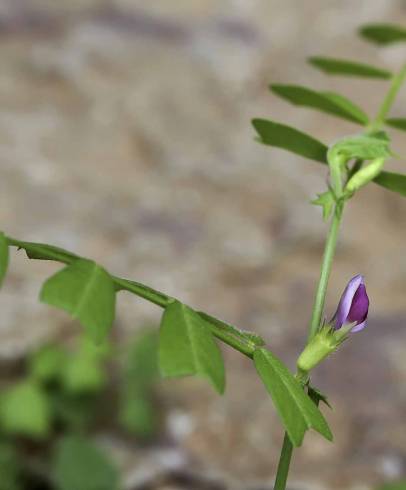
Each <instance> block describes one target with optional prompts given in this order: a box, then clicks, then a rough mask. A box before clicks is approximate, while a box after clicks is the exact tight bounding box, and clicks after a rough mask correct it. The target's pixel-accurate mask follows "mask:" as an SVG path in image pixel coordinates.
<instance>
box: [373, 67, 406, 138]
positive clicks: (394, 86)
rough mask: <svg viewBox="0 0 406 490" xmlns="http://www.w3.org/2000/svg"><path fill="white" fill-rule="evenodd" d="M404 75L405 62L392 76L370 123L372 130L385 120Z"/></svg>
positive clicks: (405, 72)
mask: <svg viewBox="0 0 406 490" xmlns="http://www.w3.org/2000/svg"><path fill="white" fill-rule="evenodd" d="M405 77H406V64H404V65H403V66H402V68H401V70H400V71H399V72H398V73H397V74H396V75H395V76H394V77H393V78H392V83H391V86H390V88H389V91H388V93H387V94H386V97H385V98H384V100H383V102H382V105H381V107H380V109H379V112H378V114H377V116H376V118H375V120H374V121H373V123H372V128H371V129H372V131H374V130H378V129H379V128H380V127H381V126H382V124H383V123H384V122H385V118H386V116H387V114H388V112H389V111H390V109H391V107H392V104H393V102H394V101H395V97H396V95H397V93H398V92H399V89H400V87H401V86H402V83H403V81H404V79H405Z"/></svg>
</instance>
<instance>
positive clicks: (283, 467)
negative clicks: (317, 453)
mask: <svg viewBox="0 0 406 490" xmlns="http://www.w3.org/2000/svg"><path fill="white" fill-rule="evenodd" d="M292 452H293V444H292V443H291V441H290V439H289V436H288V434H287V432H285V437H284V439H283V445H282V450H281V456H280V458H279V464H278V469H277V472H276V479H275V485H274V490H285V488H286V482H287V479H288V474H289V467H290V460H291V459H292Z"/></svg>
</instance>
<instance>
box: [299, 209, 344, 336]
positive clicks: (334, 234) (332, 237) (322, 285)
mask: <svg viewBox="0 0 406 490" xmlns="http://www.w3.org/2000/svg"><path fill="white" fill-rule="evenodd" d="M342 215H343V202H340V201H339V202H338V203H337V204H336V207H335V209H334V215H333V219H332V221H331V226H330V230H329V232H328V235H327V239H326V245H325V248H324V255H323V261H322V264H321V271H320V279H319V283H318V285H317V290H316V297H315V299H314V305H313V311H312V318H311V321H310V327H309V338H308V342H309V341H310V340H311V339H312V338H313V337H314V335H315V334H316V333H317V330H318V329H319V327H320V324H321V320H322V315H323V309H324V302H325V299H326V292H327V285H328V280H329V277H330V272H331V266H332V264H333V258H334V252H335V249H336V244H337V238H338V230H339V228H340V223H341V218H342Z"/></svg>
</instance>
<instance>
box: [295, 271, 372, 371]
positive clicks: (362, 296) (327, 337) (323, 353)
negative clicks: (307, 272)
mask: <svg viewBox="0 0 406 490" xmlns="http://www.w3.org/2000/svg"><path fill="white" fill-rule="evenodd" d="M368 308H369V299H368V295H367V292H366V289H365V283H364V278H363V277H362V276H361V275H357V276H355V277H353V278H352V279H351V280H350V281H349V283H348V284H347V286H346V288H345V290H344V292H343V294H342V296H341V299H340V302H339V304H338V307H337V311H336V313H335V314H334V316H333V318H332V320H331V321H330V323H328V324H326V325H323V326H322V327H321V328H320V330H319V331H318V332H317V334H316V335H315V336H314V337H313V338H312V340H311V341H310V342H309V343H308V344H307V346H306V347H305V349H304V350H303V352H302V353H301V354H300V356H299V359H298V360H297V367H298V369H299V371H300V372H302V373H308V372H309V371H311V370H312V369H313V368H314V367H316V366H317V365H318V364H320V362H322V361H323V360H324V359H325V358H326V357H328V356H329V355H330V354H332V353H333V352H335V351H336V350H337V348H338V347H339V346H340V345H341V344H342V343H343V342H344V340H346V339H347V338H348V335H349V334H350V333H353V332H359V331H360V330H362V329H363V328H365V327H366V324H367V316H368Z"/></svg>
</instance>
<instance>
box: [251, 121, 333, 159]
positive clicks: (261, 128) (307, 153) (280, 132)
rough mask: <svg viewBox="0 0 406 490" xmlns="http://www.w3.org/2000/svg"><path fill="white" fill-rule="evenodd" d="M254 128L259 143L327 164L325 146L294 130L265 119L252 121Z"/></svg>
mask: <svg viewBox="0 0 406 490" xmlns="http://www.w3.org/2000/svg"><path fill="white" fill-rule="evenodd" d="M252 124H253V126H254V128H255V129H256V131H257V133H258V134H259V136H260V141H261V143H264V144H265V145H270V146H275V147H277V148H283V149H284V150H288V151H291V152H292V153H296V154H297V155H301V156H303V157H305V158H309V159H310V160H316V161H318V162H321V163H326V162H327V150H328V148H327V146H326V145H324V144H323V143H321V142H320V141H318V140H316V139H315V138H313V137H312V136H309V135H307V134H305V133H302V132H301V131H298V130H297V129H295V128H292V127H290V126H286V125H285V124H280V123H277V122H275V121H269V120H266V119H254V120H253V121H252Z"/></svg>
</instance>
